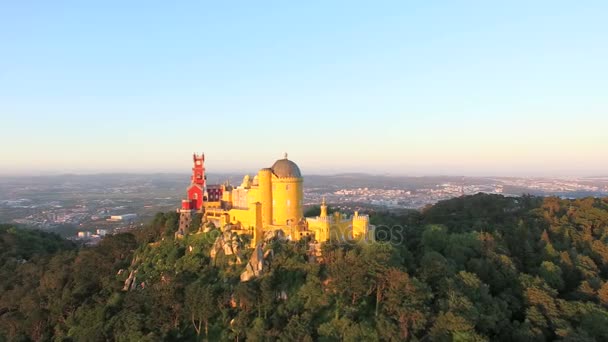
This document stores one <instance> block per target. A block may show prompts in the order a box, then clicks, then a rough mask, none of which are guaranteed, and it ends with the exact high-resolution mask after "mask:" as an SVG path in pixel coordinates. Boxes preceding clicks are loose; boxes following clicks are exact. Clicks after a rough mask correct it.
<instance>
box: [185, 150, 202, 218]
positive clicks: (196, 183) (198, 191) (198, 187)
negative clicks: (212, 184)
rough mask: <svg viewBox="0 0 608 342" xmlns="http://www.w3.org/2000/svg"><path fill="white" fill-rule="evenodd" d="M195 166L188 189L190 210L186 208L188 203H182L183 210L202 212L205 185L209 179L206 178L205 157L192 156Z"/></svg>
mask: <svg viewBox="0 0 608 342" xmlns="http://www.w3.org/2000/svg"><path fill="white" fill-rule="evenodd" d="M192 161H193V163H194V166H193V167H192V179H191V183H190V186H189V187H188V200H189V205H190V207H189V208H184V206H185V205H186V203H182V208H183V209H194V210H201V208H202V207H203V203H204V201H205V198H204V196H205V184H206V180H207V177H206V176H205V155H204V154H201V155H198V154H196V153H194V154H193V155H192Z"/></svg>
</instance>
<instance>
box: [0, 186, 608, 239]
mask: <svg viewBox="0 0 608 342" xmlns="http://www.w3.org/2000/svg"><path fill="white" fill-rule="evenodd" d="M210 179H218V180H219V179H221V180H222V182H230V183H232V184H236V185H238V184H240V182H241V179H239V178H238V177H236V176H234V175H230V174H223V175H210ZM188 182H189V177H188V175H185V174H184V175H181V174H141V175H140V174H100V175H62V176H46V177H27V178H21V177H4V178H0V222H6V223H17V224H21V225H23V226H28V227H36V228H41V229H44V230H49V231H56V232H57V233H59V234H61V235H63V236H66V237H70V238H72V239H80V240H83V241H87V242H95V241H96V240H97V239H100V238H101V237H103V236H104V235H106V234H112V233H114V232H119V231H124V230H130V229H136V228H137V227H139V226H141V225H142V224H143V223H144V222H147V221H148V220H149V219H150V218H151V217H153V215H154V214H155V213H157V212H159V211H170V210H175V209H176V208H177V207H178V205H179V203H180V199H181V198H182V197H183V196H184V189H185V186H186V185H187V184H188ZM479 192H482V193H492V194H501V195H504V196H518V195H522V194H532V195H539V196H559V197H563V198H578V197H584V196H608V177H604V178H601V177H597V178H513V177H499V178H482V177H400V176H375V175H366V174H343V175H334V176H321V175H311V176H307V177H306V178H305V185H304V204H305V206H306V207H312V206H315V205H318V204H319V203H320V202H321V200H322V198H325V199H326V201H327V203H328V204H329V205H330V206H334V207H339V208H340V209H341V210H346V211H349V210H350V211H353V210H356V209H359V210H363V211H368V212H373V211H400V210H411V209H420V208H423V207H425V206H427V205H429V204H434V203H436V202H438V201H441V200H445V199H449V198H453V197H458V196H462V195H471V194H476V193H479Z"/></svg>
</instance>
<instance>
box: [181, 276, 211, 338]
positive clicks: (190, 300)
mask: <svg viewBox="0 0 608 342" xmlns="http://www.w3.org/2000/svg"><path fill="white" fill-rule="evenodd" d="M216 312H217V306H216V303H215V295H214V291H213V289H212V287H211V285H209V284H203V283H201V282H195V283H193V284H191V285H189V286H188V287H187V288H186V313H187V314H188V318H189V320H190V322H192V327H193V328H194V330H195V331H196V334H197V335H199V336H200V334H201V326H203V327H204V332H205V337H207V336H208V335H209V319H211V317H213V316H214V315H215V314H216Z"/></svg>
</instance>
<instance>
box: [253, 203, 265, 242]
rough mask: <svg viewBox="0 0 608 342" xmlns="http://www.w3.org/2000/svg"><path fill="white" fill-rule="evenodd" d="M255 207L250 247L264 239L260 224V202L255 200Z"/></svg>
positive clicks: (262, 228)
mask: <svg viewBox="0 0 608 342" xmlns="http://www.w3.org/2000/svg"><path fill="white" fill-rule="evenodd" d="M254 207H255V209H254V210H255V226H254V227H253V238H252V239H251V248H255V247H256V246H257V245H258V244H259V243H260V242H262V241H264V227H263V226H262V204H261V203H260V202H256V203H255V204H254Z"/></svg>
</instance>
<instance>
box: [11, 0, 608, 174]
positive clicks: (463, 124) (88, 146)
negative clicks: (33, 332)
mask: <svg viewBox="0 0 608 342" xmlns="http://www.w3.org/2000/svg"><path fill="white" fill-rule="evenodd" d="M607 18H608V3H607V2H606V1H594V2H588V1H500V2H499V1H443V2H438V1H394V2H381V1H367V2H358V1H300V2H296V1H242V2H237V1H192V2H188V1H175V2H174V1H141V2H139V1H99V2H94V1H70V2H62V1H4V2H2V3H1V4H0V42H1V44H0V116H1V120H0V124H1V136H0V143H1V144H0V163H1V164H0V173H12V174H20V173H21V174H25V173H46V172H108V171H132V172H136V171H146V172H159V171H160V172H164V171H183V172H188V170H189V167H190V163H191V159H190V158H191V153H192V152H193V151H204V152H205V153H206V155H207V164H208V169H210V170H215V171H243V170H255V169H258V168H260V167H266V166H269V165H270V164H271V163H272V162H273V161H274V160H275V159H277V158H279V157H280V156H281V155H282V154H283V152H285V151H287V152H289V155H290V159H293V160H294V161H296V162H297V163H298V164H299V165H300V167H301V168H302V171H303V172H304V173H305V174H310V173H333V172H353V171H354V172H357V171H359V172H373V173H393V174H411V175H423V174H433V175H434V174H452V175H460V174H464V175H570V174H572V175H579V174H580V175H594V174H604V175H605V174H608V172H607V171H608V19H607Z"/></svg>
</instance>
